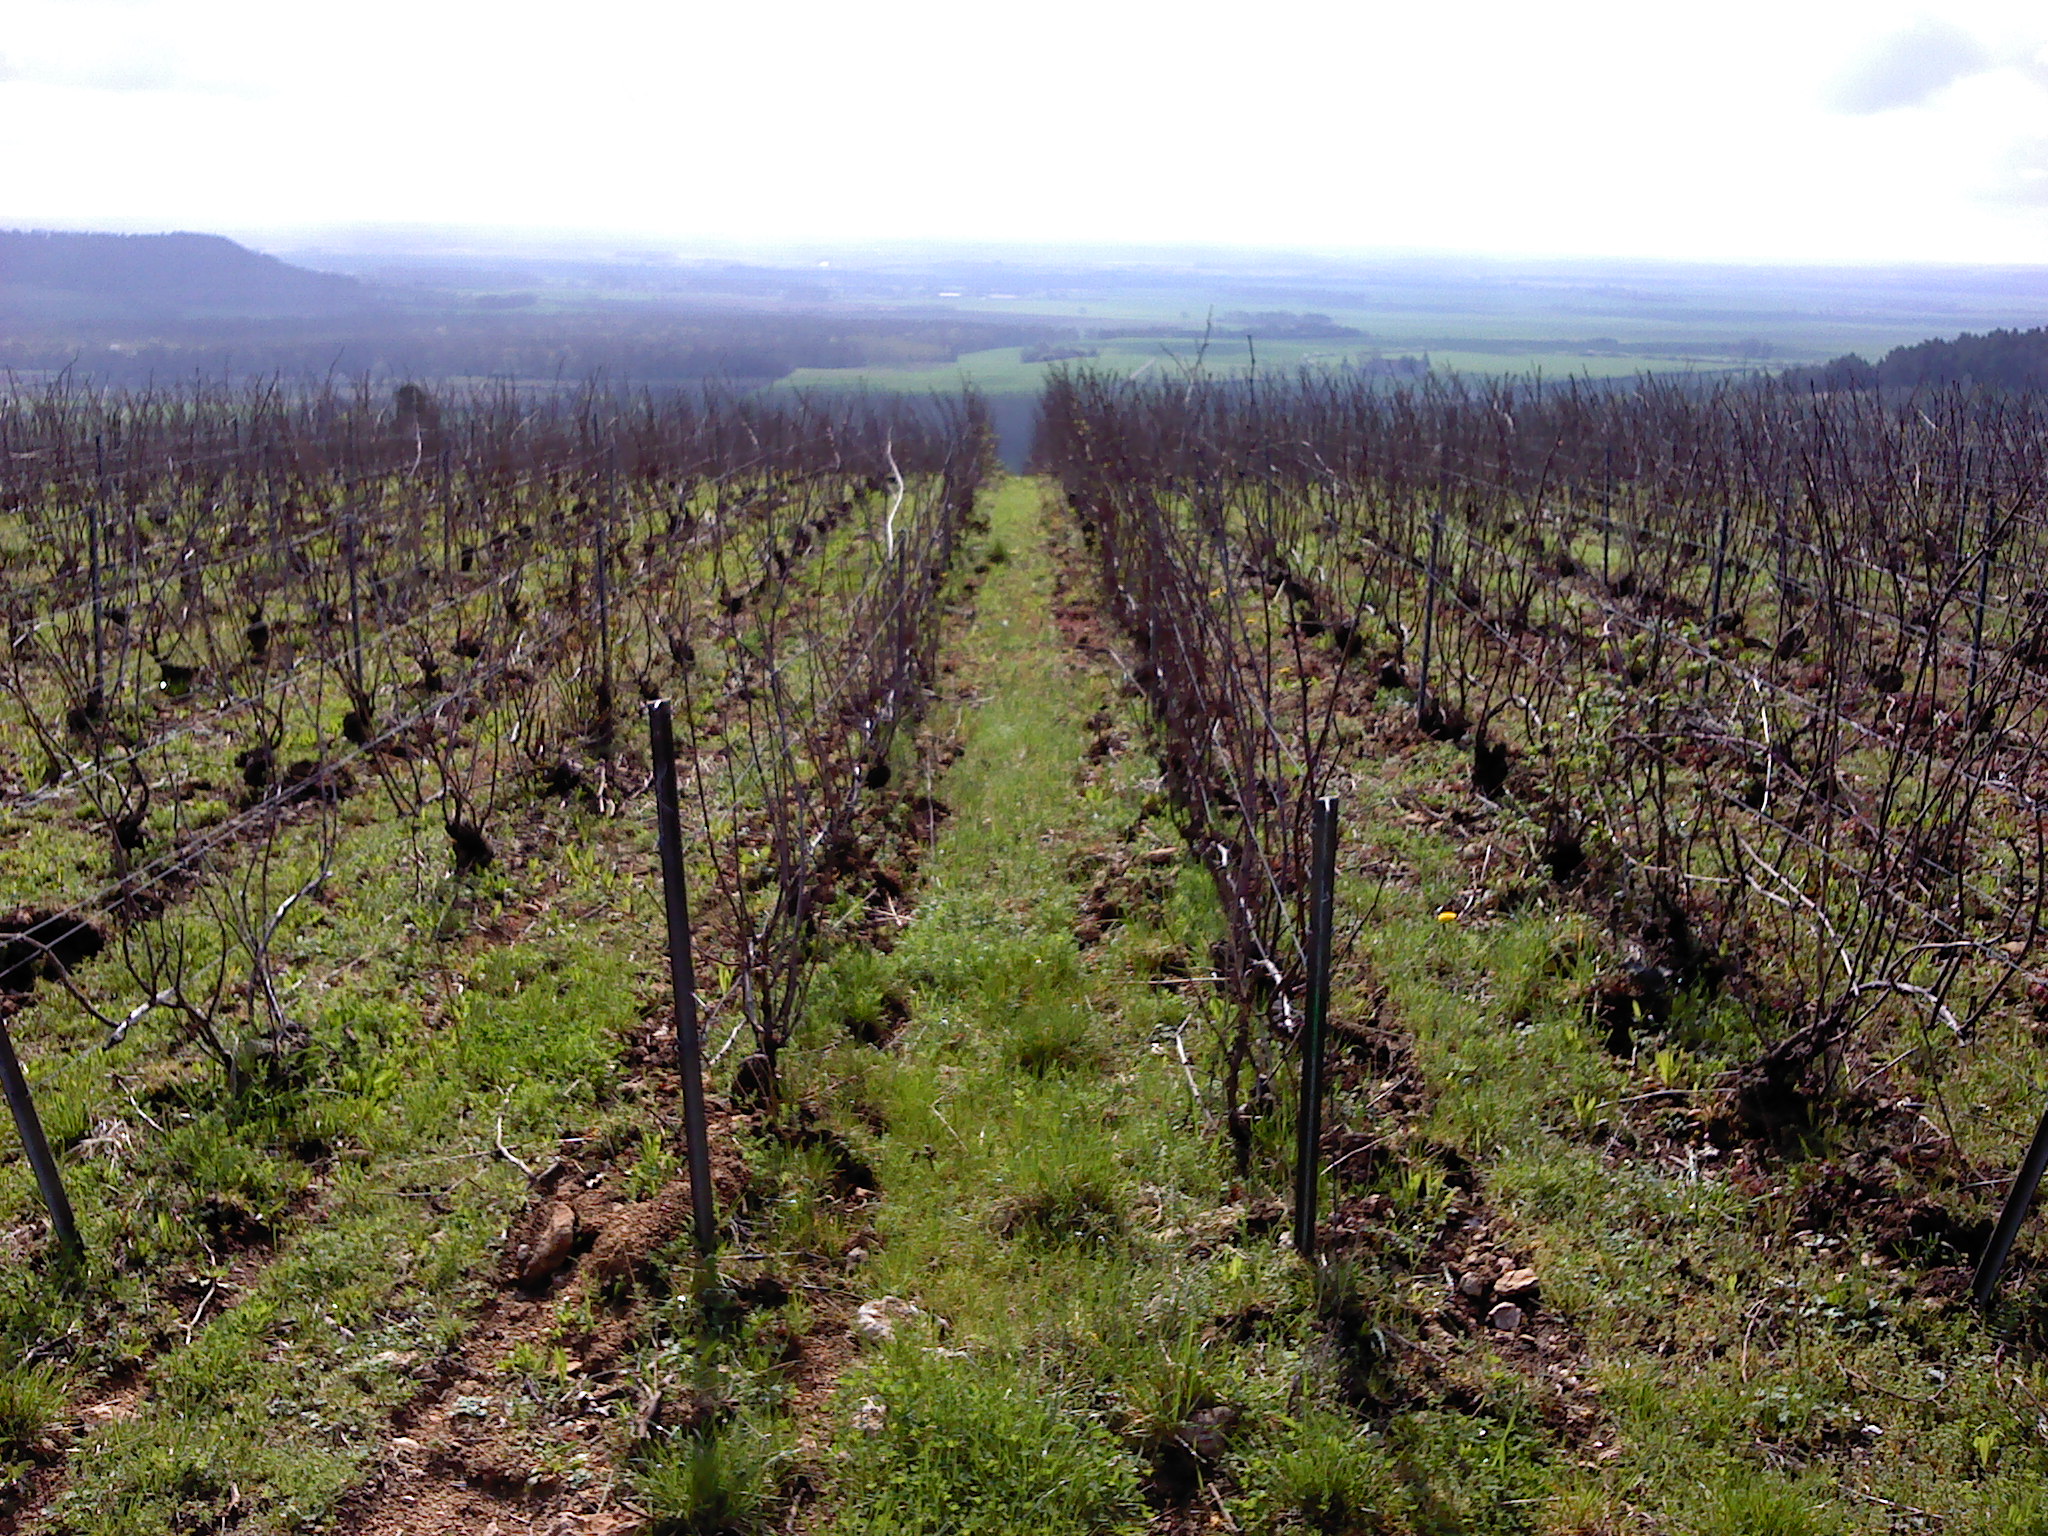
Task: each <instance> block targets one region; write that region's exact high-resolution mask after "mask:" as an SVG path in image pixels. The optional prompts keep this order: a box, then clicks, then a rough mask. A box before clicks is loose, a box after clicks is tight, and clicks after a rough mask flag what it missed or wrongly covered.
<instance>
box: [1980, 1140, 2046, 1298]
mask: <svg viewBox="0 0 2048 1536" xmlns="http://www.w3.org/2000/svg"><path fill="white" fill-rule="evenodd" d="M2043 1173H2048V1111H2044V1112H2043V1113H2042V1115H2041V1123H2040V1125H2038V1126H2037V1127H2035V1130H2034V1144H2033V1145H2032V1146H2031V1147H2029V1148H2027V1160H2026V1161H2025V1162H2023V1163H2021V1164H2020V1171H2019V1172H2018V1173H2017V1174H2015V1175H2014V1176H2013V1181H2012V1189H2011V1190H2010V1191H2009V1192H2008V1193H2007V1194H2006V1197H2005V1209H2004V1210H2002V1211H2000V1212H1999V1213H1998V1226H1997V1227H1996V1228H1995V1229H1994V1230H1993V1232H1992V1234H1991V1241H1990V1242H1988V1243H1986V1244H1985V1245H1984V1254H1983V1256H1982V1257H1981V1258H1979V1259H1978V1260H1977V1277H1976V1280H1975V1281H1974V1283H1973V1284H1972V1286H1971V1294H1972V1295H1973V1296H1974V1297H1975V1298H1976V1301H1977V1305H1978V1306H1980V1307H1988V1306H1990V1305H1991V1297H1992V1293H1993V1292H1995V1291H1996V1290H1997V1289H1998V1280H1999V1277H2000V1276H2001V1275H2003V1274H2004V1273H2005V1261H2006V1260H2007V1259H2008V1258H2010V1257H2011V1256H2012V1244H2013V1239H2014V1238H2016V1237H2018V1236H2019V1235H2020V1223H2021V1222H2023V1221H2025V1220H2026V1219H2027V1212H2028V1211H2029V1210H2031V1209H2032V1208H2033V1204H2034V1193H2035V1191H2037V1190H2038V1189H2040V1187H2041V1175H2042V1174H2043Z"/></svg>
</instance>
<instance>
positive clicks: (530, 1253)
mask: <svg viewBox="0 0 2048 1536" xmlns="http://www.w3.org/2000/svg"><path fill="white" fill-rule="evenodd" d="M575 1246H576V1211H575V1208H574V1207H572V1206H569V1205H565V1204H564V1203H563V1202H561V1201H559V1200H558V1201H556V1202H555V1203H554V1204H553V1205H551V1206H549V1207H548V1212H547V1218H546V1220H545V1222H544V1223H543V1224H542V1226H541V1229H540V1231H539V1232H538V1233H537V1234H535V1236H534V1238H533V1240H532V1242H531V1243H529V1244H527V1245H525V1248H524V1251H523V1256H522V1257H521V1259H520V1263H519V1283H520V1284H521V1285H535V1284H538V1283H539V1282H540V1281H542V1280H545V1279H547V1277H548V1276H549V1275H552V1274H553V1273H554V1272H555V1271H556V1270H558V1269H560V1268H561V1267H562V1266H563V1265H564V1264H566V1263H568V1262H569V1253H570V1250H571V1249H573V1248H574V1247H575Z"/></svg>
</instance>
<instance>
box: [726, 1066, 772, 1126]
mask: <svg viewBox="0 0 2048 1536" xmlns="http://www.w3.org/2000/svg"><path fill="white" fill-rule="evenodd" d="M778 1097H779V1095H778V1094H777V1092H776V1085H775V1063H774V1062H772V1061H770V1060H769V1059H768V1058H767V1057H766V1056H765V1055H763V1054H762V1053H761V1052H759V1051H756V1052H754V1054H753V1055H751V1056H748V1057H745V1058H744V1059H742V1060H741V1062H740V1064H739V1066H738V1067H736V1068H735V1069H734V1070H733V1074H732V1106H733V1108H734V1109H736V1110H737V1111H739V1112H740V1113H741V1114H751V1113H753V1112H755V1111H760V1112H762V1113H767V1112H769V1111H772V1110H773V1109H774V1108H775V1101H776V1099H777V1098H778Z"/></svg>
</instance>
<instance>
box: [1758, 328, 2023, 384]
mask: <svg viewBox="0 0 2048 1536" xmlns="http://www.w3.org/2000/svg"><path fill="white" fill-rule="evenodd" d="M1786 377H1787V378H1789V379H1791V380H1793V381H1794V382H1797V383H1806V384H1812V385H1815V386H1817V387H1819V388H1822V389H1876V388H1879V387H1883V388H1887V389H1890V388H1899V389H1916V388H1923V387H1928V386H1938V385H1943V384H1979V385H1985V386H1988V387H1990V388H1994V389H2015V390H2034V391H2043V392H2048V327H2040V326H2036V327H2035V328H2034V329H2032V330H2025V331H1986V332H1984V333H1983V334H1982V335H1976V334H1965V335H1962V336H1958V337H1956V338H1955V339H1954V340H1953V341H1941V340H1934V341H1916V342H1914V343H1913V344H1912V345H1911V346H1905V347H1894V348H1892V350H1891V351H1889V352H1887V353H1885V355H1884V356H1883V357H1881V358H1879V359H1878V360H1877V361H1876V362H1874V363H1872V362H1866V361H1865V360H1864V359H1863V358H1861V357H1858V356H1857V355H1856V354H1855V353H1853V352H1851V353H1849V354H1847V355H1846V356H1843V357H1838V358H1836V359H1835V360H1834V361H1833V362H1831V363H1823V364H1822V365H1821V366H1820V367H1818V368H1805V369H1799V370H1795V371H1794V372H1792V373H1790V374H1788V375H1786Z"/></svg>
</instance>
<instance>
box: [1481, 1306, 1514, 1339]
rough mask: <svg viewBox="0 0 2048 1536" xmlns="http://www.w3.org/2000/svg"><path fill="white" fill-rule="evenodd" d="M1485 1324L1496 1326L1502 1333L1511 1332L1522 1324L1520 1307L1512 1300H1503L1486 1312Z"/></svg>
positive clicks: (1490, 1326) (1491, 1326)
mask: <svg viewBox="0 0 2048 1536" xmlns="http://www.w3.org/2000/svg"><path fill="white" fill-rule="evenodd" d="M1486 1326H1487V1327H1489V1328H1498V1329H1499V1330H1500V1331H1501V1332H1502V1333H1513V1332H1514V1331H1515V1330H1516V1329H1517V1328H1519V1327H1521V1326H1522V1309H1521V1308H1520V1307H1518V1306H1516V1305H1515V1304H1514V1303H1513V1302H1512V1301H1504V1302H1502V1303H1501V1304H1500V1305H1499V1306H1497V1307H1495V1308H1494V1309H1493V1310H1492V1311H1491V1312H1489V1313H1487V1314H1486Z"/></svg>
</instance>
